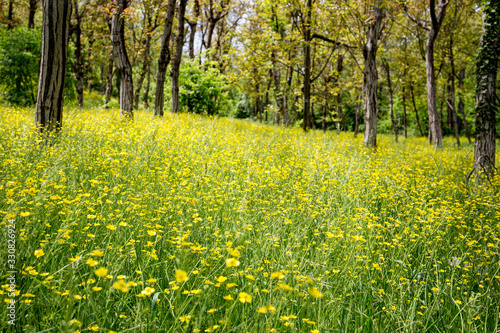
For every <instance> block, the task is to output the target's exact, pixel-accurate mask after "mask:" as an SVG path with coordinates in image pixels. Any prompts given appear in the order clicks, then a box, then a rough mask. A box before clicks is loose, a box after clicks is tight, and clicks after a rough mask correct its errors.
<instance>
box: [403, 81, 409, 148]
mask: <svg viewBox="0 0 500 333" xmlns="http://www.w3.org/2000/svg"><path fill="white" fill-rule="evenodd" d="M405 90H406V89H405V87H403V126H404V135H405V139H406V138H408V129H407V127H408V118H407V113H406V94H405Z"/></svg>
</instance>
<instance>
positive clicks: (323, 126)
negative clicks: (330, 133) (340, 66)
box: [321, 79, 328, 133]
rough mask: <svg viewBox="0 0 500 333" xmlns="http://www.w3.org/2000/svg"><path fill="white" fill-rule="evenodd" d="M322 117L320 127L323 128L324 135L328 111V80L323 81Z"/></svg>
mask: <svg viewBox="0 0 500 333" xmlns="http://www.w3.org/2000/svg"><path fill="white" fill-rule="evenodd" d="M323 98H324V100H323V115H322V116H323V117H322V119H321V127H322V128H323V133H326V111H327V109H328V80H327V79H325V90H324V92H323Z"/></svg>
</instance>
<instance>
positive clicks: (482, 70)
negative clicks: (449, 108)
mask: <svg viewBox="0 0 500 333" xmlns="http://www.w3.org/2000/svg"><path fill="white" fill-rule="evenodd" d="M483 15H484V16H483V34H482V36H481V42H480V45H479V51H478V54H477V58H476V106H475V111H476V142H475V149H474V173H475V175H476V176H477V180H478V182H480V183H481V182H484V180H486V179H490V180H491V178H492V177H493V176H494V172H495V144H496V142H495V139H496V127H495V126H496V124H495V117H496V113H497V112H498V105H499V103H498V101H499V98H498V95H497V94H496V79H497V72H498V62H499V59H498V55H499V54H500V1H497V0H487V1H485V3H484V14H483Z"/></svg>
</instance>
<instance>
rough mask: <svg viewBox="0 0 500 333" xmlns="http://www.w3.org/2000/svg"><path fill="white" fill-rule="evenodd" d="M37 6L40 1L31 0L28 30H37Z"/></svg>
mask: <svg viewBox="0 0 500 333" xmlns="http://www.w3.org/2000/svg"><path fill="white" fill-rule="evenodd" d="M37 6H38V0H30V3H29V9H28V29H34V28H35V14H36V7H37Z"/></svg>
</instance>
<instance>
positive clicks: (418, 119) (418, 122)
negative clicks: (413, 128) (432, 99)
mask: <svg viewBox="0 0 500 333" xmlns="http://www.w3.org/2000/svg"><path fill="white" fill-rule="evenodd" d="M410 93H411V101H412V103H413V110H415V119H416V120H417V126H418V131H419V132H420V136H424V131H423V130H422V124H420V118H419V117H418V109H417V103H416V102H415V92H414V91H413V83H412V82H411V81H410Z"/></svg>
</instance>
